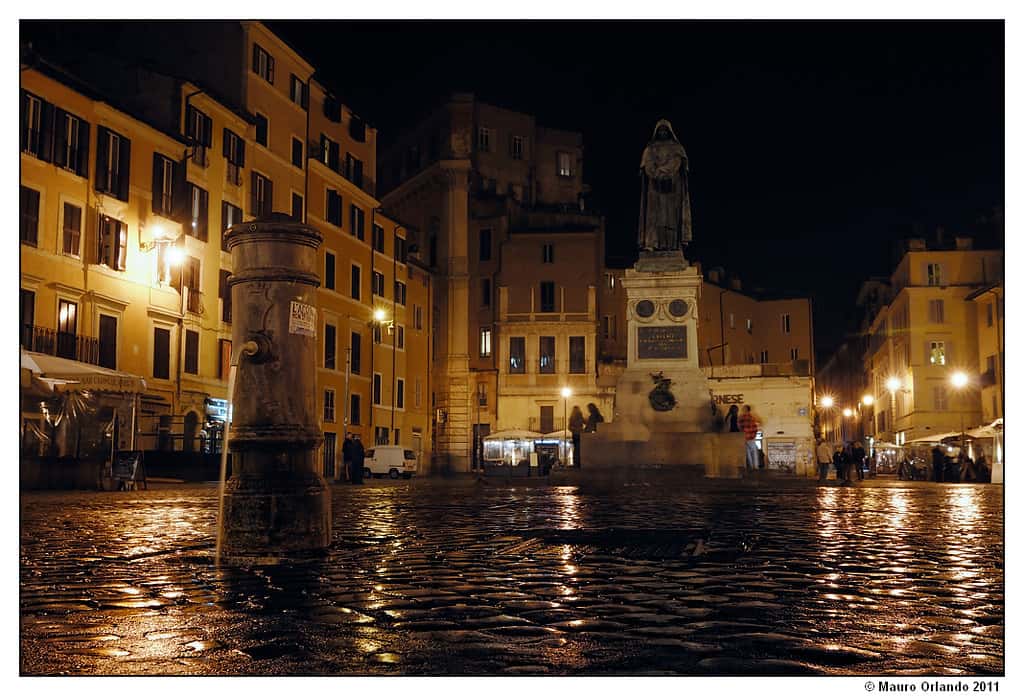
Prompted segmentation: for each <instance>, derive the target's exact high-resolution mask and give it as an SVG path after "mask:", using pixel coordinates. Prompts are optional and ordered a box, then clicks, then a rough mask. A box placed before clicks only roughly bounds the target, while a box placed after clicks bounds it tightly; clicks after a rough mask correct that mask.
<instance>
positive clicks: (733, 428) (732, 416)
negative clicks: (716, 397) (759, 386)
mask: <svg viewBox="0 0 1024 696" xmlns="http://www.w3.org/2000/svg"><path fill="white" fill-rule="evenodd" d="M739 418H740V407H739V406H737V405H736V404H733V405H732V406H730V407H729V412H728V413H726V414H725V425H726V427H727V428H728V429H729V432H730V433H738V432H739V431H740V424H739Z"/></svg>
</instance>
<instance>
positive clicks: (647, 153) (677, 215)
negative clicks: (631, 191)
mask: <svg viewBox="0 0 1024 696" xmlns="http://www.w3.org/2000/svg"><path fill="white" fill-rule="evenodd" d="M688 169H689V167H688V166H687V160H686V150H684V149H683V146H682V145H681V144H680V143H679V139H678V138H676V134H675V133H674V132H673V130H672V124H671V123H669V122H668V121H667V120H665V119H661V120H660V121H658V123H657V124H656V125H655V126H654V134H653V135H652V136H651V141H650V142H649V143H647V147H645V148H644V154H643V157H642V158H641V160H640V179H641V198H640V225H639V227H640V229H639V233H638V235H637V236H638V240H637V241H638V243H639V247H640V249H641V251H672V250H675V249H682V248H683V246H684V245H685V244H686V243H687V242H689V241H690V240H692V239H693V229H692V221H691V219H690V191H689V187H688V185H687V172H688Z"/></svg>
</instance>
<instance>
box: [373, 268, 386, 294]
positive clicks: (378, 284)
mask: <svg viewBox="0 0 1024 696" xmlns="http://www.w3.org/2000/svg"><path fill="white" fill-rule="evenodd" d="M373 294H374V295H379V296H380V297H384V274H383V273H381V272H380V271H374V272H373Z"/></svg>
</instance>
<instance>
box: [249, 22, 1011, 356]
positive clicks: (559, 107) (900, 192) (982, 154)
mask: <svg viewBox="0 0 1024 696" xmlns="http://www.w3.org/2000/svg"><path fill="white" fill-rule="evenodd" d="M267 24H268V25H269V26H270V27H271V28H272V29H274V30H275V31H277V32H279V33H280V34H281V35H282V36H283V37H284V38H285V39H286V40H288V41H289V42H290V43H291V44H292V45H293V46H294V47H295V48H296V49H297V50H298V51H299V52H300V53H301V54H303V55H304V56H305V57H306V58H307V59H308V60H310V62H312V63H313V64H314V65H315V66H316V67H317V69H318V71H319V76H320V77H321V78H322V79H323V80H324V81H325V82H326V83H327V84H329V85H330V86H332V87H333V88H335V89H336V91H337V92H338V94H339V96H340V97H341V98H342V100H343V101H344V102H346V103H347V104H350V105H351V106H352V108H354V109H355V110H356V111H357V112H358V113H360V114H362V115H363V116H364V117H366V118H367V119H368V120H369V121H370V122H371V123H372V124H373V125H375V126H376V127H378V128H379V129H380V130H379V136H380V145H381V147H382V148H383V147H386V146H387V144H388V143H389V142H390V141H391V140H392V139H393V138H394V136H395V135H396V134H397V133H399V132H400V131H401V130H402V128H403V126H406V125H408V124H410V123H413V122H414V121H415V120H416V119H417V117H418V116H420V115H422V114H423V113H424V112H425V111H427V110H429V108H430V107H431V106H432V105H435V104H437V103H439V102H440V101H441V99H442V98H443V97H444V95H446V94H447V93H449V92H451V91H472V92H475V93H476V95H477V96H478V98H479V99H481V100H483V101H486V102H490V103H493V104H495V105H498V106H503V107H507V108H511V109H516V110H520V111H524V112H528V113H533V114H535V115H536V116H537V119H538V122H539V123H540V124H541V125H546V126H551V127H555V128H564V129H569V130H576V131H580V132H582V133H583V137H584V146H585V156H584V180H585V181H586V182H587V183H589V184H590V185H591V186H592V187H593V195H592V196H591V200H592V202H593V205H594V207H596V208H598V209H599V210H600V211H602V212H603V213H604V214H605V215H606V217H607V236H608V239H609V242H608V253H609V256H626V257H628V256H630V255H631V254H632V251H633V245H634V240H635V236H636V215H637V205H638V202H639V182H638V178H637V169H638V167H639V160H640V154H641V151H642V150H643V147H644V145H645V144H646V142H647V140H648V139H649V138H650V136H651V130H652V128H653V126H654V123H655V121H656V120H657V119H658V118H662V117H664V118H668V119H669V120H670V121H671V122H672V124H673V126H674V129H675V132H676V134H677V135H678V136H679V139H680V141H681V142H682V144H683V146H684V147H685V148H686V151H687V154H688V156H689V160H690V186H691V191H692V206H693V219H694V242H693V244H692V245H691V247H690V251H689V253H688V256H689V257H690V258H695V259H696V260H699V261H701V262H702V263H703V264H704V265H705V267H710V266H715V265H722V266H724V267H725V268H726V269H727V271H730V272H733V273H736V274H738V275H739V277H740V278H741V279H742V280H743V282H744V286H745V287H751V286H761V287H763V288H765V289H767V290H771V291H774V292H776V293H790V294H795V295H800V296H812V297H813V298H814V309H815V322H816V334H817V335H816V337H815V339H816V343H817V352H818V356H819V359H822V358H824V357H827V355H828V352H829V351H830V350H831V349H832V348H833V347H834V346H835V345H836V344H837V343H838V341H839V340H841V338H842V336H843V334H844V332H847V331H850V330H851V329H854V328H855V327H856V324H855V321H854V320H855V319H856V312H855V307H854V300H855V297H856V293H857V289H858V287H859V285H860V283H861V281H863V280H865V279H866V278H867V277H869V276H872V275H888V273H889V272H890V271H891V268H892V246H893V240H894V239H897V238H899V237H903V236H907V235H908V234H910V233H911V232H912V231H913V232H916V233H917V234H926V233H932V232H934V230H935V228H936V227H937V226H939V225H941V226H943V227H945V228H946V230H947V231H948V234H950V235H951V234H956V233H962V232H968V233H973V234H975V235H980V238H979V240H978V241H979V242H980V244H979V245H985V246H991V245H1001V236H1000V234H1001V230H1000V231H999V232H995V231H993V227H994V226H993V225H992V224H991V223H987V222H986V220H991V219H993V213H994V211H997V210H1001V208H1002V205H1003V195H1004V194H1003V191H1004V179H1003V159H1004V156H1003V151H1004V138H1003V131H1004V117H1003V111H1004V105H1003V79H1004V75H1003V65H1004V41H1003V24H1002V23H1001V22H887V23H869V22H831V23H821V22H781V21H777V22H665V21H662V22H657V23H644V22H548V23H522V22H490V23H488V22H351V21H346V22H324V21H317V22H280V21H274V22H267Z"/></svg>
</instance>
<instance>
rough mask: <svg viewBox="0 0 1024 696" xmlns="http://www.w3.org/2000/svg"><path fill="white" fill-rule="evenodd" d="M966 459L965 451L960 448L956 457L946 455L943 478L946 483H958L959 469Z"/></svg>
mask: <svg viewBox="0 0 1024 696" xmlns="http://www.w3.org/2000/svg"><path fill="white" fill-rule="evenodd" d="M966 460H967V453H966V452H964V451H963V450H960V451H959V452H958V453H957V455H956V457H946V471H945V474H944V479H945V481H946V483H960V471H961V470H962V467H963V462H965V461H966Z"/></svg>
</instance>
